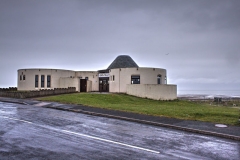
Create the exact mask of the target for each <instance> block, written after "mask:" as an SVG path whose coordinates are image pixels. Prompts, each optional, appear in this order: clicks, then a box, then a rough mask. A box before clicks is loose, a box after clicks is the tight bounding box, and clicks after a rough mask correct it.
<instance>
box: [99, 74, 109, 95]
mask: <svg viewBox="0 0 240 160" xmlns="http://www.w3.org/2000/svg"><path fill="white" fill-rule="evenodd" d="M108 81H109V77H105V78H99V92H109V83H108Z"/></svg>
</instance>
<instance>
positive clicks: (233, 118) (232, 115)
mask: <svg viewBox="0 0 240 160" xmlns="http://www.w3.org/2000/svg"><path fill="white" fill-rule="evenodd" d="M39 100H43V101H55V102H60V103H67V104H82V105H86V106H92V107H99V108H106V109H113V110H120V111H127V112H135V113H140V114H148V115H155V116H165V117H172V118H178V119H186V120H198V121H207V122H213V123H222V124H230V125H239V123H238V118H239V112H240V111H239V109H237V108H230V107H223V106H211V105H209V104H204V103H196V102H191V101H185V100H174V101H156V100H150V99H144V98H138V97H134V96H129V95H125V94H92V93H76V94H66V95H58V96H49V97H44V98H39Z"/></svg>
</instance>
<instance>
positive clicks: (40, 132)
mask: <svg viewBox="0 0 240 160" xmlns="http://www.w3.org/2000/svg"><path fill="white" fill-rule="evenodd" d="M239 157H240V142H239V141H233V140H228V139H222V138H217V137H211V136H205V135H199V134H193V133H188V132H184V131H178V130H173V129H168V128H162V127H156V126H150V125H144V124H139V123H133V122H127V121H121V120H116V119H109V118H104V117H95V116H89V115H84V114H79V113H74V112H66V111H60V110H54V109H48V108H42V107H39V106H33V105H19V104H12V103H3V102H0V159H1V160H5V159H115V160H116V159H218V160H221V159H236V160H237V159H239Z"/></svg>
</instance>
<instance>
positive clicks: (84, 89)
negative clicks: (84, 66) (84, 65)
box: [80, 79, 87, 92]
mask: <svg viewBox="0 0 240 160" xmlns="http://www.w3.org/2000/svg"><path fill="white" fill-rule="evenodd" d="M80 92H87V80H86V79H80Z"/></svg>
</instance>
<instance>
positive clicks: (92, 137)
mask: <svg viewBox="0 0 240 160" xmlns="http://www.w3.org/2000/svg"><path fill="white" fill-rule="evenodd" d="M2 117H3V118H6V119H11V120H15V121H20V122H25V123H29V124H33V125H36V126H40V127H42V128H46V129H51V130H55V131H60V132H62V133H67V134H73V135H77V136H82V137H87V138H90V139H95V140H99V141H103V142H108V143H113V144H117V145H121V146H126V147H129V148H134V149H139V150H143V151H147V152H152V153H157V154H160V152H159V151H155V150H151V149H147V148H142V147H137V146H133V145H129V144H126V143H121V142H117V141H112V140H108V139H104V138H99V137H95V136H90V135H86V134H82V133H77V132H72V131H68V130H61V129H57V128H52V127H46V126H43V125H38V124H34V123H32V122H29V121H25V120H21V119H16V118H10V117H5V116H2Z"/></svg>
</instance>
